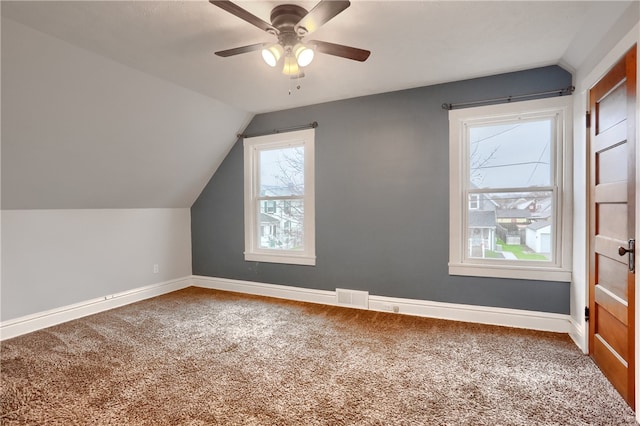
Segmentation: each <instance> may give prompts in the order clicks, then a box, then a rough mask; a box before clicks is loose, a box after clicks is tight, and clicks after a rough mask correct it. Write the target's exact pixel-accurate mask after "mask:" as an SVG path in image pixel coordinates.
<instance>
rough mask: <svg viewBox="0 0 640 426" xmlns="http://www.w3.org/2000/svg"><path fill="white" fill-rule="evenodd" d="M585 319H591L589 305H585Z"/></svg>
mask: <svg viewBox="0 0 640 426" xmlns="http://www.w3.org/2000/svg"><path fill="white" fill-rule="evenodd" d="M584 320H585V321H589V307H588V306H585V307H584Z"/></svg>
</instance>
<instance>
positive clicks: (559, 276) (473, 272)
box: [449, 263, 571, 282]
mask: <svg viewBox="0 0 640 426" xmlns="http://www.w3.org/2000/svg"><path fill="white" fill-rule="evenodd" d="M449 275H463V276H471V277H491V278H513V279H518V280H540V281H560V282H571V271H570V270H566V269H561V268H550V267H536V266H521V265H518V266H493V265H474V264H466V263H465V264H462V263H449Z"/></svg>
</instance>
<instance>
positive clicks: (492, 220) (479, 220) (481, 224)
mask: <svg viewBox="0 0 640 426" xmlns="http://www.w3.org/2000/svg"><path fill="white" fill-rule="evenodd" d="M495 226H496V215H495V212H494V211H493V210H470V211H469V227H470V228H495Z"/></svg>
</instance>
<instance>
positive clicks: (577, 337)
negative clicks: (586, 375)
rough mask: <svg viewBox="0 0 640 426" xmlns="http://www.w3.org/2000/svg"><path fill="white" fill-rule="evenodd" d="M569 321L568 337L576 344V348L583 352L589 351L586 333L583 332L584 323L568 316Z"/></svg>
mask: <svg viewBox="0 0 640 426" xmlns="http://www.w3.org/2000/svg"><path fill="white" fill-rule="evenodd" d="M569 322H570V323H571V329H570V330H569V337H571V340H573V342H574V343H575V344H576V346H577V347H578V348H580V350H581V351H582V353H584V354H588V353H589V345H588V344H587V335H586V334H585V329H584V327H585V326H584V325H582V324H579V323H578V322H576V320H575V319H573V318H569Z"/></svg>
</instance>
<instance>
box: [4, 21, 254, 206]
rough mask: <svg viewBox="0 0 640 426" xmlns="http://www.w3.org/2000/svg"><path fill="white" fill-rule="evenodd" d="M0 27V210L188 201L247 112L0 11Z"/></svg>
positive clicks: (246, 118)
mask: <svg viewBox="0 0 640 426" xmlns="http://www.w3.org/2000/svg"><path fill="white" fill-rule="evenodd" d="M1 32H2V89H3V90H2V121H3V123H2V124H3V125H2V209H76V208H81V209H82V208H87V209H92V208H168V207H172V208H182V207H190V206H191V204H193V202H194V201H195V200H196V198H197V197H198V195H200V192H201V191H202V188H204V186H205V185H206V183H207V182H208V181H209V179H210V178H211V175H212V174H213V173H214V171H215V170H216V168H217V167H218V165H219V164H220V163H221V162H222V160H223V159H224V157H225V156H226V154H227V152H228V151H229V150H230V149H231V147H232V146H233V144H234V143H235V141H236V139H237V138H236V134H237V133H238V131H239V130H243V128H244V126H245V125H246V123H248V121H249V120H250V118H251V114H249V113H247V112H245V111H241V110H239V109H237V108H234V107H231V106H228V105H225V104H223V103H222V102H220V101H218V100H216V99H212V98H210V97H207V96H204V95H202V94H200V93H196V92H194V91H192V90H188V89H185V88H183V87H181V86H178V85H176V84H173V83H170V82H167V81H164V80H161V79H159V78H157V77H154V76H151V75H149V74H146V73H144V72H141V71H138V70H135V69H133V68H130V67H127V66H125V65H123V64H120V63H118V62H115V61H113V60H110V59H108V58H105V57H102V56H99V55H97V54H95V53H93V52H90V51H87V50H84V49H81V48H78V47H76V46H73V45H71V44H69V43H66V42H64V41H62V40H59V39H56V38H54V37H51V36H49V35H46V34H44V33H41V32H38V31H36V30H34V29H32V28H29V27H26V26H24V25H22V24H19V23H17V22H14V21H12V20H10V19H7V18H4V17H3V18H2V28H1ZM211 78H212V79H215V78H216V76H215V75H211Z"/></svg>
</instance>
